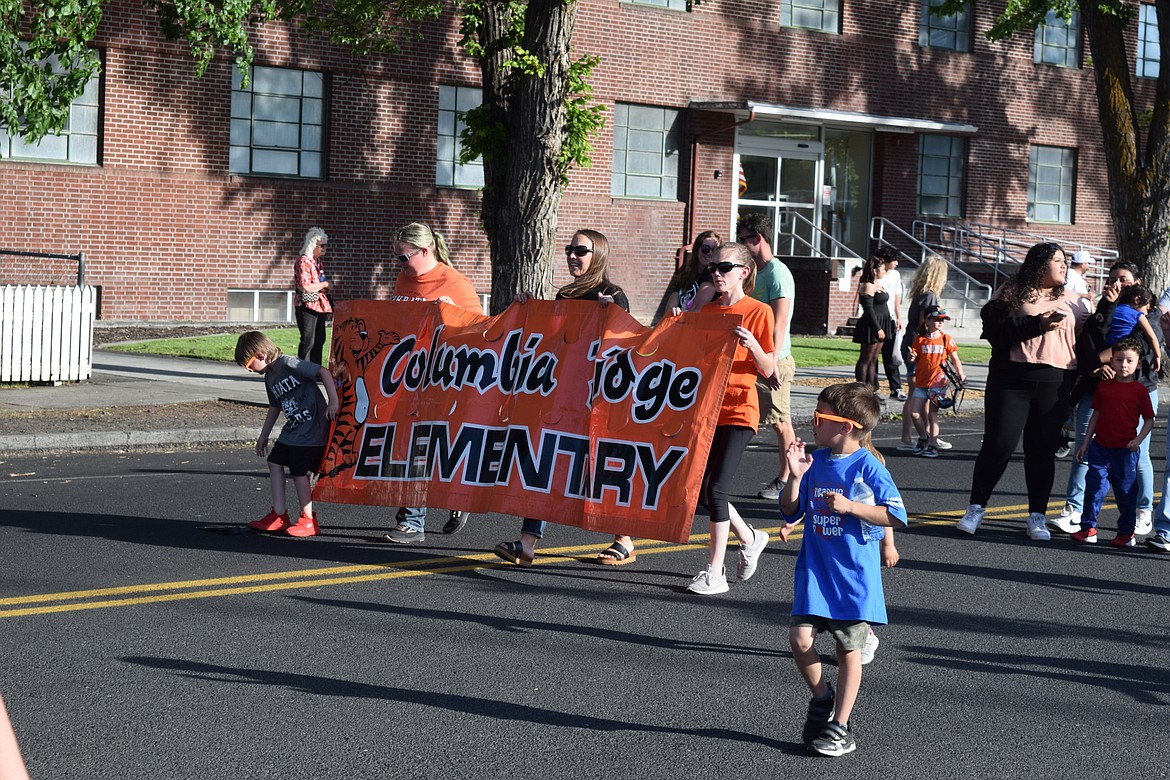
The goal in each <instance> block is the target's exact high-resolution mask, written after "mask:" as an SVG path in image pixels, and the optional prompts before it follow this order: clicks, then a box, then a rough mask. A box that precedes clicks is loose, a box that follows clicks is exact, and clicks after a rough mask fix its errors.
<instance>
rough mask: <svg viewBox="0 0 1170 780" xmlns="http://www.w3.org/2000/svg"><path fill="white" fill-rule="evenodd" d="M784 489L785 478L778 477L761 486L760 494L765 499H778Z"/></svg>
mask: <svg viewBox="0 0 1170 780" xmlns="http://www.w3.org/2000/svg"><path fill="white" fill-rule="evenodd" d="M783 489H784V480H782V479H780V477H776V478H775V479H773V480H772V481H771V482H769V483H768V484H767V485H764V486H763V487H762V488H760V492H759V494H758V495H759V496H760V498H762V499H764V500H765V501H776V500H777V499H779V498H780V491H781V490H783Z"/></svg>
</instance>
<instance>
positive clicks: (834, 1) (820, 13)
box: [780, 0, 841, 34]
mask: <svg viewBox="0 0 1170 780" xmlns="http://www.w3.org/2000/svg"><path fill="white" fill-rule="evenodd" d="M780 26H781V27H800V28H803V29H805V30H820V31H821V32H827V33H834V34H836V33H838V32H840V30H841V0H780Z"/></svg>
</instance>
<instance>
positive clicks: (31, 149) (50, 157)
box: [0, 58, 101, 165]
mask: <svg viewBox="0 0 1170 780" xmlns="http://www.w3.org/2000/svg"><path fill="white" fill-rule="evenodd" d="M52 62H53V69H54V70H55V71H58V72H60V70H61V69H60V66H59V65H58V64H57V62H56V58H53V60H52ZM100 78H101V77H100V76H99V75H96V74H95V75H94V77H93V78H91V79H90V80H89V82H88V83H87V84H86V85H85V91H84V92H82V93H81V95H80V96H78V97H77V98H76V99H74V101H73V102H72V103H71V104H69V119H68V120H66V122H65V127H64V128H62V130H61V132H60V133H58V134H52V133H50V134H49V135H46V136H45V137H44V138H42V139H41V140H40V141H37V142H35V143H33V142H29V141H26V140H24V139H23V138H22V137H21V136H20V134H19V133H18V134H15V135H9V133H8V129H7V128H6V127H0V159H2V160H9V159H11V160H27V161H29V162H33V161H35V162H57V163H72V164H75V165H97V162H98V119H99V114H100V111H99V108H100V102H101V100H100V95H101V86H100Z"/></svg>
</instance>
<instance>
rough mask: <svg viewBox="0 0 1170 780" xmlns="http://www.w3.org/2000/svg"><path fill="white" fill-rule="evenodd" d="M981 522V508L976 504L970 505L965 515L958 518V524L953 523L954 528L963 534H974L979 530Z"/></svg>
mask: <svg viewBox="0 0 1170 780" xmlns="http://www.w3.org/2000/svg"><path fill="white" fill-rule="evenodd" d="M982 522H983V507H981V506H979V505H978V504H972V505H971V506H969V507H967V511H966V513H964V515H963V517H962V518H960V520H959V522H957V523H955V528H958V529H959V530H960V531H962V532H963V533H967V534H974V533H975V532H976V531H978V530H979V524H980V523H982Z"/></svg>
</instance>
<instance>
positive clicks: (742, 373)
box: [703, 295, 775, 428]
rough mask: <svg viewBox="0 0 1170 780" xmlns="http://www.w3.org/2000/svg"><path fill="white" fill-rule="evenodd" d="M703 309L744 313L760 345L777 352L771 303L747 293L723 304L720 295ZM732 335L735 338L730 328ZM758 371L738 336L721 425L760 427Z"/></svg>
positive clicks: (721, 414) (746, 321)
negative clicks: (730, 302)
mask: <svg viewBox="0 0 1170 780" xmlns="http://www.w3.org/2000/svg"><path fill="white" fill-rule="evenodd" d="M703 310H704V311H717V312H720V313H723V314H739V315H741V316H743V326H744V327H745V328H747V329H748V330H750V331H751V332H752V335H753V336H755V337H756V341H758V342H760V347H761V348H762V349H763V350H764V351H765V352H767V353H768V354H769V355H770V354H772V353H773V345H774V344H775V342H774V341H773V336H772V329H773V328H774V327H775V315H773V314H772V307H771V306H769V305H768V304H766V303H761V302H759V301H757V300H756V299H755V298H752V297H751V296H746V295H745V296H744V297H743V298H742V299H741V300H739V301H737V302H736V303H733V304H731V305H730V306H721V305H720V304H719V300H718V299H716V300H714V301H712V302H711V303H708V304H707V305H706V306H704V307H703ZM728 335H729V336H731V337H733V338H734V336H733V334H731V331H730V328H729V329H728ZM758 375H759V370H758V368H757V366H756V361H755V360H754V359H752V353H751V352H749V351H748V348H747V347H745V346H742V345H741V344H740V343H739V341H738V340H737V341H736V343H735V354H734V355H733V356H732V358H731V375H730V376H728V377H727V391H726V392H725V393H724V394H723V404H722V405H721V406H720V407H719V422H718V423H716V424H717V425H742V426H743V427H745V428H758V427H759V425H760V399H759V397H758V396H757V395H756V379H757V377H758Z"/></svg>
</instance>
